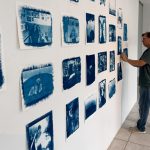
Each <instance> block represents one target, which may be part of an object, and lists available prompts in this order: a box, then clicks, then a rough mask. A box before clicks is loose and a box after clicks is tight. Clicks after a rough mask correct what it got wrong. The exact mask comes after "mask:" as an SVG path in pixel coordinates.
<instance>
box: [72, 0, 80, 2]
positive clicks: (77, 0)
mask: <svg viewBox="0 0 150 150" xmlns="http://www.w3.org/2000/svg"><path fill="white" fill-rule="evenodd" d="M70 1H72V2H79V0H70Z"/></svg>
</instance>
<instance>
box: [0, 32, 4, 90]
mask: <svg viewBox="0 0 150 150" xmlns="http://www.w3.org/2000/svg"><path fill="white" fill-rule="evenodd" d="M3 84H4V76H3V68H2V33H1V31H0V89H1V88H2V86H3Z"/></svg>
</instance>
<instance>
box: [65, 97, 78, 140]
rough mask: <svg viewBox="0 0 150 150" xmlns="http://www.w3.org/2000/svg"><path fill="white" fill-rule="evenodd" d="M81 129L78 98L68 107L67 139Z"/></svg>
mask: <svg viewBox="0 0 150 150" xmlns="http://www.w3.org/2000/svg"><path fill="white" fill-rule="evenodd" d="M78 128H79V100H78V98H76V99H74V100H73V101H71V102H70V103H69V104H67V105H66V136H67V138H68V137H69V136H70V135H71V134H72V133H74V132H75V131H76V130H77V129H78Z"/></svg>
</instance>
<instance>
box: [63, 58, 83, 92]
mask: <svg viewBox="0 0 150 150" xmlns="http://www.w3.org/2000/svg"><path fill="white" fill-rule="evenodd" d="M62 67H63V89H64V90H66V89H69V88H71V87H73V86H74V85H75V84H77V83H79V82H80V81H81V60H80V57H77V58H71V59H65V60H64V61H63V63H62Z"/></svg>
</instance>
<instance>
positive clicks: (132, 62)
mask: <svg viewBox="0 0 150 150" xmlns="http://www.w3.org/2000/svg"><path fill="white" fill-rule="evenodd" d="M120 58H121V59H122V60H123V61H125V62H127V63H129V64H130V65H132V66H134V67H142V66H144V65H145V64H146V62H145V61H144V60H132V59H128V57H127V56H126V55H125V54H124V53H122V54H121V55H120Z"/></svg>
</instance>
